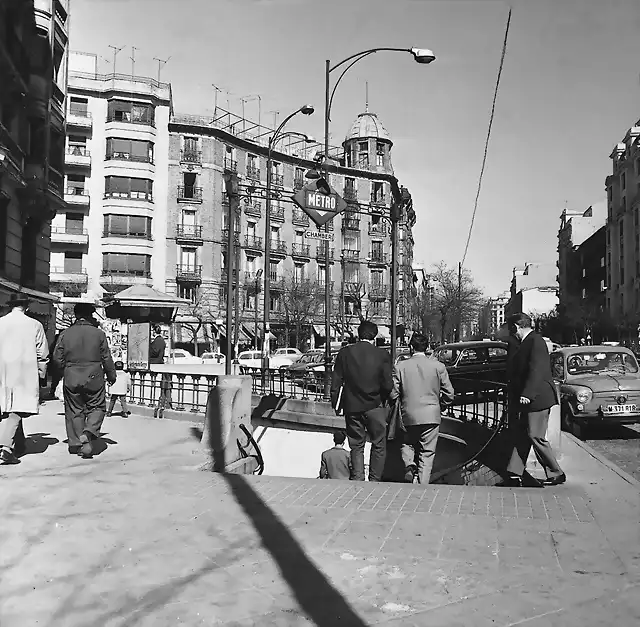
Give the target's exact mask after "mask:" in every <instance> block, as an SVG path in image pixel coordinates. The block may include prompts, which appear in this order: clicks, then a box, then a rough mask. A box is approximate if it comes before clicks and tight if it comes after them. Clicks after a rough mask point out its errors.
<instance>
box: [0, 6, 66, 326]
mask: <svg viewBox="0 0 640 627" xmlns="http://www.w3.org/2000/svg"><path fill="white" fill-rule="evenodd" d="M68 20H69V15H68V2H67V0H35V1H34V0H23V1H8V2H3V3H1V4H0V305H2V304H3V303H5V302H6V301H7V300H8V299H9V297H10V295H11V294H12V293H16V292H22V293H24V294H26V295H28V296H29V298H30V299H31V307H30V309H31V311H32V313H33V314H34V315H35V316H37V317H38V319H40V320H41V322H42V323H43V324H44V326H45V328H46V329H47V330H48V331H49V332H51V333H52V332H53V330H54V325H53V317H52V315H53V303H54V302H55V300H56V298H55V297H53V296H51V294H50V293H49V266H50V246H51V220H52V218H53V217H54V216H55V215H56V212H60V211H63V210H64V199H63V173H64V142H65V139H64V138H65V110H64V107H65V97H66V83H67V42H68Z"/></svg>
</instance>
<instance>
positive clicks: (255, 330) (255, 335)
mask: <svg viewBox="0 0 640 627" xmlns="http://www.w3.org/2000/svg"><path fill="white" fill-rule="evenodd" d="M259 285H260V281H259V280H258V279H256V297H255V299H254V303H253V304H254V307H255V312H254V315H255V317H254V320H253V344H254V349H255V350H258V287H259Z"/></svg>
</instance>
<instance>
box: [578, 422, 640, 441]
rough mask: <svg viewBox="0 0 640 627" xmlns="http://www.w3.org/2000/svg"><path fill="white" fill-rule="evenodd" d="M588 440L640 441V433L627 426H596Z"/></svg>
mask: <svg viewBox="0 0 640 627" xmlns="http://www.w3.org/2000/svg"><path fill="white" fill-rule="evenodd" d="M587 440H640V433H639V432H638V431H634V430H633V429H630V428H629V427H626V426H625V425H607V426H594V427H592V429H591V431H590V432H589V434H588V435H587Z"/></svg>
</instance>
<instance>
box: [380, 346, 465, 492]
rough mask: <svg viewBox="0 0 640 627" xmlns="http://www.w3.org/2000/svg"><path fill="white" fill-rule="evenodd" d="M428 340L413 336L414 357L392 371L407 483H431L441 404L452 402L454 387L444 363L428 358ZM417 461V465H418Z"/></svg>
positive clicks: (412, 351)
mask: <svg viewBox="0 0 640 627" xmlns="http://www.w3.org/2000/svg"><path fill="white" fill-rule="evenodd" d="M428 345H429V341H428V339H427V338H426V337H425V336H424V335H422V333H414V334H413V336H412V337H411V342H410V343H409V346H410V348H411V358H410V359H406V360H405V361H401V362H400V363H399V364H397V365H396V367H395V368H394V370H393V391H392V392H391V398H393V399H399V402H400V403H401V411H402V420H403V422H404V426H405V428H406V434H405V435H404V436H403V437H404V441H403V442H402V448H401V453H402V461H403V463H404V469H405V475H404V480H405V481H406V482H407V483H413V481H414V479H417V482H418V483H429V479H430V478H431V469H432V468H433V460H434V459H435V454H436V445H437V443H438V434H439V431H440V422H441V421H442V412H441V407H440V402H441V401H442V402H444V403H445V404H447V403H451V402H453V394H454V392H453V386H452V385H451V381H450V379H449V374H448V373H447V368H446V367H445V365H444V364H442V363H440V362H439V361H438V360H436V359H432V358H430V357H428V356H427V354H426V350H427V347H428ZM416 460H417V463H416Z"/></svg>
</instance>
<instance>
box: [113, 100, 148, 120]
mask: <svg viewBox="0 0 640 627" xmlns="http://www.w3.org/2000/svg"><path fill="white" fill-rule="evenodd" d="M107 122H128V123H131V124H148V125H150V126H154V108H153V106H152V105H150V104H143V103H136V102H130V101H127V100H109V103H108V105H107Z"/></svg>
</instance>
